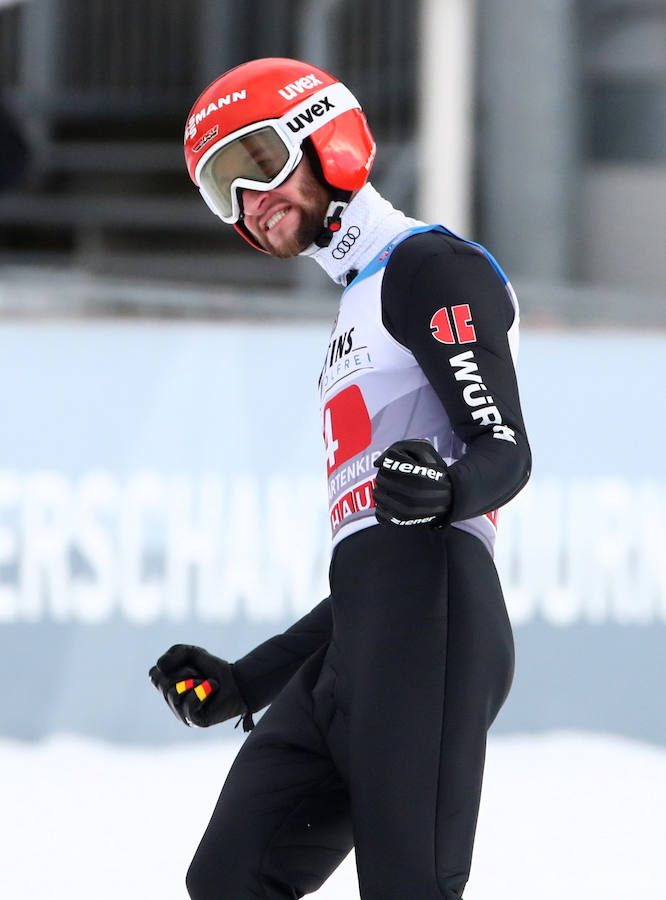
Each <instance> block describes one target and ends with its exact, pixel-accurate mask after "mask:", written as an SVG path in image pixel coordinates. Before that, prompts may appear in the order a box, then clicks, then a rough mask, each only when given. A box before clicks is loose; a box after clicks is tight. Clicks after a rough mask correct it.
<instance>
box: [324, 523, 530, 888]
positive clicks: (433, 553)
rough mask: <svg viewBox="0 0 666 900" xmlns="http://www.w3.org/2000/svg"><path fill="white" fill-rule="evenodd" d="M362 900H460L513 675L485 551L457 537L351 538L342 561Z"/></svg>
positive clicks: (339, 602)
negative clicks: (493, 732) (495, 732)
mask: <svg viewBox="0 0 666 900" xmlns="http://www.w3.org/2000/svg"><path fill="white" fill-rule="evenodd" d="M332 587H333V594H332V596H333V600H334V605H333V614H334V621H335V623H336V629H337V635H336V633H335V632H334V639H337V640H338V643H339V646H340V647H341V648H342V650H341V653H342V655H343V657H344V662H345V666H344V670H343V675H342V676H341V678H344V679H345V680H346V682H347V683H346V685H345V686H344V689H341V699H342V698H344V700H343V702H344V705H346V706H348V718H349V748H350V749H349V754H350V795H351V797H352V818H353V822H354V834H355V838H356V859H357V865H358V871H359V882H360V885H361V897H362V898H363V900H404V898H406V897H414V898H418V900H440V898H446V900H455V898H459V897H460V896H461V895H462V891H463V888H464V885H465V883H466V881H467V877H468V874H469V867H470V863H471V853H472V846H473V842H474V833H475V828H476V819H477V812H478V805H479V797H480V790H481V780H482V776H483V766H484V757H485V744H486V733H487V730H488V727H489V725H490V723H491V721H492V719H493V718H494V715H495V714H496V712H497V710H498V709H499V706H500V705H501V703H502V701H503V699H504V696H505V694H506V691H507V689H508V683H509V681H510V677H511V672H512V666H513V645H512V640H511V631H510V628H509V624H508V619H507V617H506V611H505V608H504V603H503V600H502V596H501V592H500V591H499V585H498V582H497V577H496V575H495V573H494V567H493V564H492V561H491V559H490V556H489V555H488V553H487V551H486V550H485V548H484V547H483V546H482V545H481V543H480V542H479V541H478V540H477V539H476V538H474V537H472V536H471V535H468V534H465V533H463V532H460V531H456V529H453V528H452V529H449V530H448V531H447V532H437V531H429V530H426V529H418V530H417V529H413V530H409V531H407V530H406V529H398V528H396V529H380V528H370V529H367V530H366V532H360V533H359V534H358V535H352V536H351V537H350V538H348V539H347V540H346V541H343V542H342V544H341V545H340V547H339V549H338V551H337V553H336V556H335V558H334V564H333V581H332Z"/></svg>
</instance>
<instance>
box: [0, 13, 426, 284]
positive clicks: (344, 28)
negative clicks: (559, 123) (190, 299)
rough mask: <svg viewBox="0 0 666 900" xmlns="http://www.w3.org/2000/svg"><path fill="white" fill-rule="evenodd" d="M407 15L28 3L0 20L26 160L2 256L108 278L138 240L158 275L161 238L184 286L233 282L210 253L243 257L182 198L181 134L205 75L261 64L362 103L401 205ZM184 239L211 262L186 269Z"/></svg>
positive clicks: (410, 47) (0, 236)
mask: <svg viewBox="0 0 666 900" xmlns="http://www.w3.org/2000/svg"><path fill="white" fill-rule="evenodd" d="M416 12H418V8H415V7H414V6H407V5H406V4H404V3H403V2H401V0H255V2H254V3H252V4H240V3H238V2H237V0H114V2H113V3H109V2H108V0H31V2H30V3H27V4H22V5H20V6H18V7H13V8H9V9H7V10H4V11H0V94H1V95H2V96H3V98H4V99H5V100H6V102H7V103H8V105H9V106H10V107H11V108H12V109H13V111H14V112H15V113H16V115H17V118H18V119H19V121H20V122H21V123H22V124H23V126H24V128H25V130H26V134H27V137H28V139H29V142H30V144H31V147H32V157H33V160H32V173H31V177H30V180H29V182H28V184H27V186H26V187H25V188H24V189H23V190H22V191H21V192H20V193H14V194H13V195H11V194H10V195H5V196H3V197H1V198H0V248H2V249H3V251H4V254H9V256H10V257H11V256H12V254H14V255H15V254H16V253H17V252H18V251H20V252H21V253H22V254H23V255H24V256H25V254H26V253H27V254H28V256H29V257H30V258H33V256H34V254H35V253H36V252H38V248H40V247H42V248H46V249H48V250H51V251H52V252H54V253H55V254H56V255H58V254H60V255H61V256H62V258H63V260H64V261H68V260H69V261H71V260H75V261H76V262H77V263H78V264H81V265H83V266H84V267H91V268H93V269H95V270H97V271H105V270H108V269H109V267H111V268H112V269H114V270H116V269H117V268H118V266H119V265H121V264H122V260H124V259H127V261H130V262H131V260H129V259H128V257H130V256H132V257H134V256H136V255H137V247H138V246H139V244H140V245H141V246H142V248H143V249H144V250H146V251H147V252H146V253H144V260H145V266H146V268H145V269H144V271H145V272H146V273H147V274H150V271H151V267H153V266H157V269H156V271H155V274H159V272H160V268H159V264H157V263H156V260H158V259H159V256H160V251H161V249H162V248H163V247H164V246H165V241H164V234H165V233H167V232H168V233H169V241H168V250H169V264H170V266H171V267H172V269H173V266H174V258H177V257H179V256H180V258H181V262H182V265H181V266H180V269H179V267H178V266H176V267H175V268H176V271H177V272H178V271H180V272H181V273H182V276H183V277H184V278H187V277H192V278H194V279H195V280H196V279H197V278H198V273H201V272H203V271H205V272H207V273H208V275H207V276H206V277H207V278H208V277H211V273H213V277H220V276H221V275H223V271H222V269H221V268H220V267H221V266H223V265H224V270H225V271H226V272H228V271H229V259H228V258H227V259H225V261H224V263H222V262H220V264H219V266H216V263H215V258H217V257H219V248H220V244H221V243H222V244H223V245H225V246H226V244H227V242H229V247H230V252H232V253H236V254H237V255H238V256H240V257H243V256H244V255H245V253H246V250H245V248H244V246H243V245H242V243H239V242H237V241H236V240H235V235H231V233H230V232H229V230H228V229H224V230H221V229H220V227H219V223H218V222H217V221H216V220H215V219H214V218H213V217H212V216H210V215H209V214H208V213H207V211H206V210H205V208H204V207H203V206H202V204H201V203H200V201H199V199H198V197H197V196H196V194H195V193H194V192H193V191H192V188H191V185H190V183H189V180H188V178H187V175H186V172H185V169H184V165H183V161H182V149H181V146H182V145H181V136H182V127H183V122H184V119H185V116H186V114H187V110H188V109H189V106H190V105H191V103H192V102H193V100H194V98H195V97H196V96H197V95H198V94H199V93H200V91H201V90H202V89H203V88H204V87H205V86H206V84H208V83H209V82H210V81H211V80H212V79H213V78H214V77H216V76H217V75H218V74H220V73H221V72H222V71H225V70H226V69H228V68H230V67H231V66H233V65H236V64H238V63H240V62H242V61H244V60H246V59H251V58H253V57H257V56H265V55H272V56H297V57H298V56H300V57H302V58H306V59H309V60H311V61H312V62H313V63H314V64H315V65H323V66H324V67H325V68H326V67H327V66H328V67H329V68H331V69H332V70H333V71H334V72H335V74H336V75H338V76H339V77H340V78H341V79H342V80H344V81H345V82H346V83H348V84H349V86H350V87H351V89H352V90H354V91H355V92H357V94H358V96H359V98H360V99H361V101H362V102H363V105H364V109H365V110H366V113H367V115H368V118H369V120H370V122H371V125H372V128H373V131H374V133H375V135H376V137H377V138H378V141H379V145H380V152H379V154H378V158H377V164H376V169H375V174H374V178H373V180H374V181H375V183H377V184H378V186H379V187H380V189H381V188H382V187H383V188H385V189H388V191H387V192H388V193H389V195H390V196H391V199H393V200H394V201H395V202H397V203H399V204H408V203H409V201H410V199H411V197H412V196H413V193H414V173H413V171H412V166H410V165H405V162H406V161H408V160H410V159H411V152H410V148H411V146H412V145H413V141H414V134H415V129H416V121H415V120H416V114H415V109H416V103H415V92H416V66H417V59H418V53H417V48H416V21H415V18H416V15H415V14H416ZM304 23H305V24H306V25H307V28H305V27H304ZM322 55H323V56H325V58H323V59H320V58H318V57H321V56H322ZM138 232H142V233H143V236H142V239H141V241H139V242H137V239H136V238H137V233H138ZM178 233H181V235H182V237H181V239H180V242H179V240H178V238H177V237H176V235H177V234H178ZM193 234H195V235H196V244H197V253H198V254H199V256H201V255H202V254H205V253H206V252H207V251H208V252H209V254H210V256H209V258H207V259H206V262H205V264H204V265H203V266H202V265H201V264H200V262H201V260H200V259H196V260H195V261H194V264H193V265H190V263H189V260H190V258H191V256H192V252H191V245H192V235H193ZM130 268H131V267H130ZM232 268H233V270H234V272H240V273H242V271H243V266H242V265H235V266H232ZM234 277H235V276H234ZM241 277H242V275H241Z"/></svg>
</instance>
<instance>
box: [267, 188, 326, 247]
mask: <svg viewBox="0 0 666 900" xmlns="http://www.w3.org/2000/svg"><path fill="white" fill-rule="evenodd" d="M302 193H303V194H304V196H305V198H306V202H307V205H304V204H303V203H301V204H299V205H298V206H292V209H295V210H297V212H298V213H299V217H300V220H299V223H298V227H297V228H296V229H295V230H294V232H293V234H292V235H291V237H289V238H287V239H286V240H281V241H280V245H279V246H274V245H273V244H272V243H271V242H269V241H268V240H266V237H267V235H262V237H261V239H260V243H261V246H262V247H263V248H264V250H267V251H268V252H269V253H270V254H271V256H274V257H275V258H276V259H291V258H292V257H294V256H298V254H299V253H302V252H303V250H305V249H307V248H308V247H309V246H310V245H311V244H313V243H314V242H315V240H316V239H317V238H318V237H319V235H320V234H321V232H322V231H323V230H324V218H325V217H326V210H327V209H328V205H329V203H330V202H331V198H330V189H329V188H328V187H326V186H325V185H323V184H322V183H321V182H320V181H319V180H318V179H317V178H316V177H315V175H314V174H313V173H312V172H311V171H308V174H307V177H306V179H305V181H304V183H303V191H302ZM255 240H256V237H255Z"/></svg>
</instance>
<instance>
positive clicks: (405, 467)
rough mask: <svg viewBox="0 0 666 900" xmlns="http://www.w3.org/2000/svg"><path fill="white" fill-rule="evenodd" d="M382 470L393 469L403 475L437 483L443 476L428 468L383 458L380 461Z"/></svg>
mask: <svg viewBox="0 0 666 900" xmlns="http://www.w3.org/2000/svg"><path fill="white" fill-rule="evenodd" d="M382 469H395V470H397V471H398V472H404V473H405V474H412V475H420V476H421V477H422V478H432V480H433V481H439V479H440V478H441V477H442V475H443V474H444V473H443V472H438V471H437V469H430V468H428V466H415V465H414V464H413V463H406V462H402V463H401V462H399V461H398V460H397V459H390V458H389V457H388V456H385V457H384V459H383V461H382Z"/></svg>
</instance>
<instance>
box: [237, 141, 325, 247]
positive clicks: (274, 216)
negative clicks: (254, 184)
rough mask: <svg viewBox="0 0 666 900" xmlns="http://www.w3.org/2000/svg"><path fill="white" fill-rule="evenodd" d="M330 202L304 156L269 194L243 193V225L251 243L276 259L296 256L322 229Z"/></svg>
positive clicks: (263, 192)
mask: <svg viewBox="0 0 666 900" xmlns="http://www.w3.org/2000/svg"><path fill="white" fill-rule="evenodd" d="M329 202H330V197H329V191H328V189H327V188H326V187H325V186H324V185H323V184H321V182H319V181H318V180H317V179H316V178H315V175H314V173H313V171H312V167H311V166H310V163H309V162H308V160H307V158H306V157H305V156H304V157H303V159H302V160H301V161H300V163H299V164H298V165H297V166H296V168H295V169H294V171H293V173H292V174H291V175H290V176H289V178H287V180H286V181H283V182H282V184H281V185H279V187H276V188H274V189H273V190H272V191H252V190H249V189H247V188H246V189H244V190H243V213H244V215H243V222H244V224H245V227H246V228H247V230H248V231H249V232H250V234H251V235H252V237H253V238H254V239H255V241H256V242H257V243H258V244H259V245H260V246H261V247H263V248H264V250H267V251H268V252H269V253H270V254H271V255H272V256H275V257H277V258H278V259H288V258H289V257H291V256H296V255H298V254H299V253H300V252H301V251H302V250H305V248H306V247H309V246H310V244H312V242H313V241H314V240H315V238H316V237H317V236H318V235H319V232H320V231H321V230H322V228H323V227H324V217H325V215H326V210H327V209H328V204H329Z"/></svg>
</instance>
